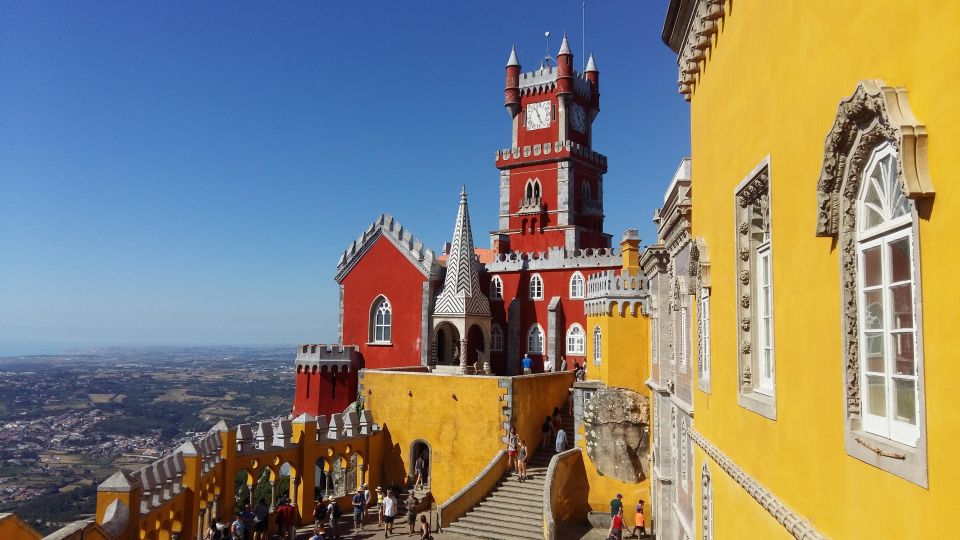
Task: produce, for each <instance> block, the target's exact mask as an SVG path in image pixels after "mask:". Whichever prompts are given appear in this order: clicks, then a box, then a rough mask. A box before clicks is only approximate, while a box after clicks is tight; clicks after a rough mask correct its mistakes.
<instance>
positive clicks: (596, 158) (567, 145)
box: [494, 140, 607, 172]
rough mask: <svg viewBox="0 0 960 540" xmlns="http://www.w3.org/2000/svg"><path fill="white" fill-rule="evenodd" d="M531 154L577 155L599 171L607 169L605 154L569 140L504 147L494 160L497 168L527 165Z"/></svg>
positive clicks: (547, 156) (555, 156)
mask: <svg viewBox="0 0 960 540" xmlns="http://www.w3.org/2000/svg"><path fill="white" fill-rule="evenodd" d="M531 156H533V157H541V156H542V157H543V159H544V160H547V159H557V158H570V157H577V158H580V159H581V160H583V161H584V162H586V163H589V164H592V165H595V166H596V167H597V168H598V169H600V170H601V172H606V171H607V156H605V155H603V154H601V153H599V152H594V151H593V150H591V149H590V148H588V147H587V146H584V145H582V144H580V143H577V142H574V141H571V140H565V141H554V142H545V143H543V144H533V145H529V144H528V145H525V146H523V147H513V148H504V149H502V150H497V153H496V158H495V160H494V161H495V162H496V165H497V168H499V169H510V168H512V167H518V166H521V165H529V164H530V163H531V161H530V160H529V159H526V158H529V157H531ZM521 158H523V159H521Z"/></svg>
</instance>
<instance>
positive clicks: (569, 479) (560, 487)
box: [550, 452, 590, 525]
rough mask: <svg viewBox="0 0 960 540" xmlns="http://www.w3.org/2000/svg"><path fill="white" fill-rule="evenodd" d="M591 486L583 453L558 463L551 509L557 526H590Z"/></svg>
mask: <svg viewBox="0 0 960 540" xmlns="http://www.w3.org/2000/svg"><path fill="white" fill-rule="evenodd" d="M589 493H590V484H589V482H588V481H587V470H586V468H585V465H584V463H583V453H582V452H576V453H575V454H574V455H573V456H572V457H570V458H568V459H562V460H559V461H558V462H557V468H556V469H554V472H553V484H552V485H551V486H550V508H551V509H552V511H553V516H554V520H555V521H556V524H557V525H574V524H576V525H588V524H589V521H588V520H587V514H588V513H589V512H590V502H589V500H588V497H587V496H588V495H589Z"/></svg>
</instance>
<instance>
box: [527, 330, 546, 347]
mask: <svg viewBox="0 0 960 540" xmlns="http://www.w3.org/2000/svg"><path fill="white" fill-rule="evenodd" d="M527 352H528V353H530V354H543V328H540V325H539V324H535V325H533V326H531V327H530V332H528V333H527Z"/></svg>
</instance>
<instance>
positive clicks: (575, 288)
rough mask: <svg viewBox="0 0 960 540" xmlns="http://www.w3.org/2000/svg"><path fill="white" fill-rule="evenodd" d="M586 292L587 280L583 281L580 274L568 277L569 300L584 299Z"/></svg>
mask: <svg viewBox="0 0 960 540" xmlns="http://www.w3.org/2000/svg"><path fill="white" fill-rule="evenodd" d="M586 290H587V280H586V279H584V277H583V274H582V273H580V272H574V273H573V275H572V276H570V298H584V296H585V295H586Z"/></svg>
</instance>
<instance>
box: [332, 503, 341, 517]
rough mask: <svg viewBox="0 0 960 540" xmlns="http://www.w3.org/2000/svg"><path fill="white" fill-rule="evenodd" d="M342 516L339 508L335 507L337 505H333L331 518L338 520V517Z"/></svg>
mask: <svg viewBox="0 0 960 540" xmlns="http://www.w3.org/2000/svg"><path fill="white" fill-rule="evenodd" d="M342 515H343V512H341V511H340V507H339V506H337V505H334V507H333V518H334V519H340V516H342Z"/></svg>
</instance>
